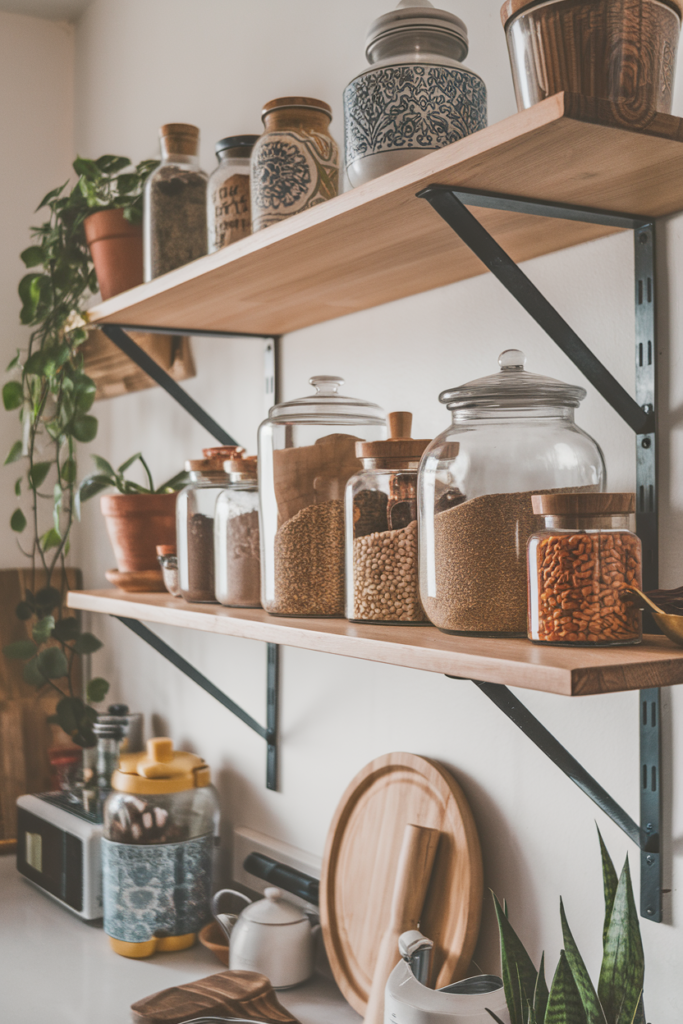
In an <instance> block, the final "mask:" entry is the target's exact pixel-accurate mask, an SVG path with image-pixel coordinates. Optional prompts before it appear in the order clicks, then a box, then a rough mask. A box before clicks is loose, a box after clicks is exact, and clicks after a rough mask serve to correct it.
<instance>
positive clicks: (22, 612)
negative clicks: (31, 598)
mask: <svg viewBox="0 0 683 1024" xmlns="http://www.w3.org/2000/svg"><path fill="white" fill-rule="evenodd" d="M14 614H15V615H16V617H17V618H18V619H21V621H22V622H28V620H29V619H30V618H32V616H33V606H32V605H30V604H29V603H28V601H20V602H19V604H18V605H17V607H16V608H15V609H14Z"/></svg>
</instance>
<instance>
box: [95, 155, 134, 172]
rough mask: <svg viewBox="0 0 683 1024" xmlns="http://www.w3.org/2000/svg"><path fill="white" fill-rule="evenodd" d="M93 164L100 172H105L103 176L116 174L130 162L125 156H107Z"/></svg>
mask: <svg viewBox="0 0 683 1024" xmlns="http://www.w3.org/2000/svg"><path fill="white" fill-rule="evenodd" d="M95 163H96V164H97V166H98V167H99V169H100V170H101V171H104V172H105V174H116V173H117V172H118V171H122V170H123V168H124V167H128V166H129V164H130V160H129V159H128V157H127V156H110V155H108V154H107V155H105V156H101V157H100V158H99V160H96V161H95ZM120 177H125V175H121V176H120ZM133 177H135V175H133Z"/></svg>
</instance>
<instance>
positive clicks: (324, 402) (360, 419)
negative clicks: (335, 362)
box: [268, 376, 386, 426]
mask: <svg viewBox="0 0 683 1024" xmlns="http://www.w3.org/2000/svg"><path fill="white" fill-rule="evenodd" d="M308 383H309V384H311V385H312V386H313V387H314V388H315V394H314V395H304V397H303V398H295V399H293V400H292V401H291V402H281V403H280V404H279V405H274V406H273V408H272V409H271V410H270V414H269V416H268V419H269V420H270V421H271V422H275V423H278V422H280V423H282V422H291V421H293V420H302V419H303V420H308V419H316V418H317V419H319V421H320V422H322V423H340V422H344V420H348V421H349V423H363V424H369V423H370V424H380V425H382V426H385V425H386V418H385V416H384V412H383V410H382V409H380V407H379V406H378V405H375V404H374V403H373V402H366V401H364V399H362V398H349V397H348V396H347V395H340V394H339V388H340V387H341V386H342V385H343V384H344V378H343V377H328V376H319V377H309V379H308Z"/></svg>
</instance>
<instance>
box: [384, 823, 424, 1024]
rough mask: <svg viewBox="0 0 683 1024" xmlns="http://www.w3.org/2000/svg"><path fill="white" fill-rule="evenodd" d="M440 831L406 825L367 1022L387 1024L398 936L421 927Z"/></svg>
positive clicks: (396, 957) (397, 956) (397, 957)
mask: <svg viewBox="0 0 683 1024" xmlns="http://www.w3.org/2000/svg"><path fill="white" fill-rule="evenodd" d="M439 835H440V832H439V831H438V829H435V828H423V827H422V826H421V825H406V830H405V832H404V833H403V843H402V845H401V853H400V854H399V858H398V868H397V870H396V882H395V884H394V895H393V898H392V902H391V921H390V923H389V927H388V928H387V930H386V931H385V933H384V936H383V938H382V942H381V944H380V947H379V955H378V957H377V964H376V966H375V973H374V975H373V978H372V988H371V990H370V999H369V1000H368V1008H367V1010H366V1011H365V1024H384V989H385V988H386V984H387V981H388V979H389V975H390V974H391V972H392V971H393V969H394V967H395V966H396V964H397V963H398V961H399V959H400V956H399V952H398V939H399V936H400V935H401V934H402V933H403V932H407V931H410V930H411V929H413V928H417V926H418V924H419V922H420V914H421V913H422V907H423V906H424V901H425V897H426V895H427V889H428V887H429V879H430V878H431V874H432V868H433V866H434V857H435V855H436V848H437V845H438V843H439Z"/></svg>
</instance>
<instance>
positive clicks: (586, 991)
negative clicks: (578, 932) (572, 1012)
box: [560, 899, 607, 1024]
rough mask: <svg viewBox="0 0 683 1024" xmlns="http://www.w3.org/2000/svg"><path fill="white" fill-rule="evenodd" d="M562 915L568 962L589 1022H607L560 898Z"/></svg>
mask: <svg viewBox="0 0 683 1024" xmlns="http://www.w3.org/2000/svg"><path fill="white" fill-rule="evenodd" d="M560 917H561V918H562V940H563V942H564V949H565V953H566V955H567V962H568V963H569V967H570V969H571V972H572V974H573V976H574V982H575V984H576V987H577V989H578V990H579V995H580V996H581V1002H582V1004H583V1009H584V1011H585V1014H586V1021H587V1024H607V1022H606V1020H605V1014H604V1013H603V1010H602V1007H601V1006H600V1001H599V999H598V995H597V992H596V991H595V988H594V987H593V982H592V981H591V979H590V975H589V974H588V971H587V970H586V965H585V963H584V962H583V957H582V956H581V954H580V953H579V949H578V946H577V945H576V942H575V941H574V936H573V935H572V933H571V929H570V927H569V923H568V921H567V915H566V914H565V912H564V904H563V903H562V899H560Z"/></svg>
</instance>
